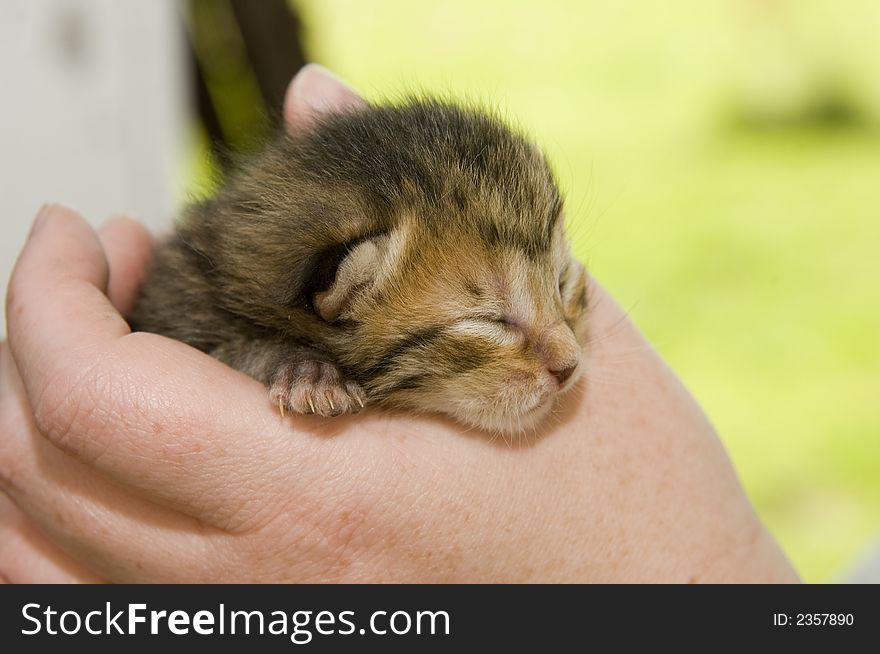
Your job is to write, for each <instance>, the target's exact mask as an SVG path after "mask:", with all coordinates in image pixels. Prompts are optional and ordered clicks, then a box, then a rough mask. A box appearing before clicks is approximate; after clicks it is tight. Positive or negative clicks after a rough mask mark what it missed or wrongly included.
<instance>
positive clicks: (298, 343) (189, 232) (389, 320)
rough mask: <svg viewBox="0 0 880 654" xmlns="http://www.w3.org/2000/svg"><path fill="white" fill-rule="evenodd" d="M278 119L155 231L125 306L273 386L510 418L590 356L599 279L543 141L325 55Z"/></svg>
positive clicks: (532, 410) (509, 426)
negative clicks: (573, 233) (221, 176)
mask: <svg viewBox="0 0 880 654" xmlns="http://www.w3.org/2000/svg"><path fill="white" fill-rule="evenodd" d="M285 122H286V129H285V130H284V133H282V134H281V135H280V136H279V137H278V138H277V139H276V140H275V141H273V142H272V143H270V144H269V145H268V146H267V147H266V148H265V150H264V151H263V152H262V153H261V154H260V155H259V156H257V157H256V158H255V159H253V160H252V161H250V162H249V163H247V164H246V165H244V166H243V167H242V168H241V169H240V170H239V171H238V172H237V173H236V174H235V175H234V176H232V177H231V179H229V180H228V181H227V182H226V183H225V185H224V186H223V187H222V188H221V189H220V190H219V191H218V193H217V194H216V196H215V197H213V198H212V199H209V200H207V201H205V202H202V203H201V204H198V205H196V206H193V207H191V208H189V209H188V210H187V211H186V212H185V213H184V215H183V216H182V218H181V219H180V220H179V222H178V224H177V227H176V231H175V233H174V234H173V235H172V236H171V237H170V238H168V239H167V240H166V241H165V242H163V243H162V244H160V246H159V247H158V250H157V252H156V257H155V264H154V268H153V270H152V273H151V275H150V277H149V279H148V281H147V283H146V284H145V286H144V288H143V290H142V294H141V297H140V300H139V302H138V304H137V307H136V308H135V311H134V313H133V315H132V317H131V323H132V326H133V328H135V329H138V330H143V331H150V332H156V333H159V334H165V335H167V336H170V337H172V338H176V339H179V340H181V341H184V342H185V343H188V344H190V345H192V346H193V347H196V348H198V349H200V350H202V351H204V352H207V353H209V354H211V355H212V356H214V357H216V358H217V359H219V360H221V361H223V362H225V363H227V364H228V365H230V366H232V367H234V368H237V369H238V370H241V371H243V372H245V373H247V374H249V375H251V376H253V377H254V378H256V379H257V380H259V381H261V382H263V383H265V384H266V385H267V386H268V387H269V395H270V399H271V401H272V403H273V404H275V405H276V406H278V407H279V408H280V410H281V412H282V413H284V411H285V410H290V411H294V412H298V413H315V414H319V415H322V416H334V415H339V414H343V413H352V412H356V411H358V410H360V409H361V408H362V407H364V406H367V405H377V406H386V407H399V408H405V409H409V410H415V411H430V412H440V413H443V414H446V415H449V416H452V417H454V418H456V419H457V420H459V421H461V422H463V423H466V424H468V425H471V426H476V427H479V428H483V429H486V430H489V431H493V432H502V433H515V432H518V431H521V430H523V429H527V428H531V427H533V426H535V425H536V424H537V423H538V422H539V421H540V420H541V418H542V417H544V416H545V415H546V414H547V413H548V412H549V411H550V410H551V409H552V406H553V403H554V401H555V399H556V397H557V395H558V394H559V393H560V392H562V391H565V390H567V389H568V388H570V387H571V386H572V385H573V384H574V383H575V381H576V379H577V377H578V374H579V372H580V370H581V368H582V366H580V359H581V354H582V346H583V344H584V339H585V320H586V314H587V277H586V273H585V270H584V268H583V267H582V266H581V265H580V264H579V263H578V262H577V261H576V260H575V259H574V258H573V257H572V254H571V252H570V249H569V245H568V243H567V241H566V238H565V234H564V226H563V222H564V221H563V211H562V200H561V198H560V194H559V191H558V189H557V186H556V184H555V182H554V179H553V175H552V173H551V171H550V169H549V167H548V165H547V163H546V161H545V159H544V156H543V155H542V154H541V152H540V151H539V150H538V149H537V148H536V147H535V146H534V145H532V144H531V143H529V142H528V141H526V140H525V139H524V138H522V137H521V136H519V135H517V134H515V133H514V132H513V131H511V130H510V129H509V128H508V127H506V126H505V125H504V124H503V123H501V122H500V121H499V120H497V119H496V118H494V117H492V116H490V115H488V114H486V113H483V112H481V111H478V110H475V109H470V108H463V107H459V106H456V105H454V104H450V103H447V102H444V101H438V100H433V99H411V100H408V101H405V102H403V103H400V104H396V105H372V104H367V103H366V102H365V101H364V100H362V99H361V98H360V97H359V96H357V94H355V93H354V91H352V90H351V89H349V88H348V87H347V86H345V85H344V84H343V83H342V82H340V81H339V80H337V79H336V78H335V77H333V76H332V75H330V74H329V73H328V72H327V71H324V70H323V69H321V68H320V67H317V66H314V65H312V66H307V67H306V68H304V69H303V70H302V71H301V72H300V73H299V74H298V75H297V77H296V78H294V80H293V81H292V82H291V86H290V88H289V90H288V95H287V99H286V102H285Z"/></svg>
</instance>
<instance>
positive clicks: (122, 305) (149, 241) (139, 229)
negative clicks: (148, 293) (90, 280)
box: [98, 217, 154, 316]
mask: <svg viewBox="0 0 880 654" xmlns="http://www.w3.org/2000/svg"><path fill="white" fill-rule="evenodd" d="M98 238H99V239H100V241H101V245H102V246H103V248H104V253H105V256H106V257H107V262H108V264H109V268H110V279H109V282H108V284H107V296H108V297H109V298H110V301H111V302H112V303H113V306H114V307H116V310H117V311H119V313H121V314H122V315H123V316H125V315H128V313H129V312H130V311H131V309H132V307H133V306H134V302H135V300H136V299H137V292H138V289H139V288H140V285H141V284H142V283H143V281H144V279H145V278H146V276H147V273H148V271H149V267H150V263H151V262H152V259H153V246H154V242H153V237H152V235H151V234H150V232H149V231H148V230H147V229H146V228H145V227H144V226H143V225H141V224H140V223H139V222H137V221H136V220H132V219H131V218H126V217H116V218H112V219H110V220H109V221H108V222H107V223H105V224H104V225H103V226H102V227H101V229H99V230H98Z"/></svg>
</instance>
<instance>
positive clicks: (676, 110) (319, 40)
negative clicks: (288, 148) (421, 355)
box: [190, 0, 880, 581]
mask: <svg viewBox="0 0 880 654" xmlns="http://www.w3.org/2000/svg"><path fill="white" fill-rule="evenodd" d="M293 6H294V7H295V8H296V9H297V10H298V12H299V15H300V18H301V20H302V25H303V32H302V35H303V40H304V46H305V52H306V53H307V55H308V57H309V58H310V59H312V60H315V61H318V62H320V63H323V64H324V65H326V66H328V67H330V68H332V69H333V70H335V71H336V72H338V73H339V74H340V75H341V76H342V77H344V78H346V79H347V80H349V81H350V82H351V83H352V84H353V85H354V86H356V87H357V88H359V89H360V90H361V91H362V92H363V93H364V95H366V96H367V97H368V98H371V99H381V98H388V97H392V98H393V97H395V96H398V95H399V94H400V93H401V92H403V91H418V90H426V91H438V92H441V93H444V94H451V95H452V96H454V97H462V98H468V99H472V100H476V101H478V102H482V103H485V104H488V105H492V106H496V107H500V108H501V109H502V111H503V112H504V113H505V114H506V115H508V116H510V118H511V120H512V121H513V122H515V123H517V124H519V125H521V126H522V127H523V128H524V129H525V130H527V131H528V132H529V133H530V134H532V135H533V136H534V138H535V140H536V141H538V142H539V143H540V144H542V145H543V146H544V148H545V149H546V151H547V152H548V153H549V155H550V157H551V160H552V162H553V163H554V166H555V168H556V171H557V173H558V177H559V180H560V183H561V185H562V187H563V190H564V192H565V195H566V196H567V201H566V202H567V210H568V216H567V220H568V225H569V227H570V231H571V234H572V235H573V239H574V242H575V248H576V251H577V253H578V254H579V256H580V257H581V258H582V259H583V260H584V261H585V262H586V263H587V264H588V266H589V267H590V268H591V270H592V271H593V273H594V274H595V275H596V276H597V277H598V278H599V279H600V280H601V281H602V282H603V283H604V284H605V285H606V286H607V287H608V288H609V289H610V291H611V292H612V293H613V294H614V295H615V296H616V297H617V298H618V300H619V301H620V302H621V303H622V304H623V305H624V307H625V308H628V309H629V310H630V312H631V315H632V317H633V318H634V319H635V321H636V322H637V323H638V324H639V325H640V327H641V328H642V329H643V330H644V331H645V333H646V334H647V336H648V338H649V339H650V340H651V342H652V343H653V344H654V345H655V346H656V347H657V348H658V349H659V351H660V352H661V353H662V354H663V355H664V357H665V358H666V359H667V360H668V361H669V363H670V364H671V365H672V367H673V368H674V369H675V370H676V371H677V372H678V373H679V374H680V375H681V377H682V378H683V379H684V380H685V382H686V383H687V384H688V386H689V387H690V389H691V390H692V391H693V393H694V394H695V395H696V396H697V398H698V399H699V401H700V402H701V403H702V404H703V406H704V408H705V409H706V411H707V412H708V414H709V415H710V417H711V418H712V420H713V422H714V423H715V425H716V426H717V428H718V430H719V432H720V433H721V435H722V438H723V439H724V442H725V443H726V445H727V447H728V449H729V451H730V454H731V456H732V457H733V459H734V462H735V464H736V466H737V468H738V470H739V473H740V475H741V477H742V480H743V482H744V485H745V487H746V490H747V491H748V493H749V495H750V497H751V498H752V500H753V501H754V503H755V505H756V506H757V508H758V511H759V513H760V514H761V516H762V518H763V519H764V521H765V522H766V523H767V525H768V526H769V528H770V529H771V531H772V532H773V533H774V534H775V535H776V537H777V538H778V539H779V541H780V542H781V544H782V546H783V548H784V549H785V550H786V552H787V553H788V554H789V556H790V557H791V558H792V559H793V562H794V564H795V566H796V567H797V569H798V570H799V571H800V573H801V574H802V575H803V577H804V578H805V579H806V580H807V581H829V580H834V579H835V578H836V575H838V574H840V573H842V572H844V571H845V570H844V569H845V566H846V564H847V563H849V562H851V561H852V560H853V558H854V557H856V556H858V555H859V554H860V552H861V551H863V549H864V548H865V547H866V546H867V545H868V544H869V543H870V542H871V541H872V540H873V539H874V538H876V536H877V535H878V530H880V408H878V403H880V398H878V395H880V372H878V371H880V340H878V333H880V302H878V292H880V256H878V247H880V74H878V70H877V69H878V64H880V45H878V38H877V29H878V27H880V2H876V0H840V1H838V2H828V1H827V0H824V1H822V0H723V1H710V0H678V1H677V2H674V3H661V2H656V1H651V0H616V1H615V2H601V1H568V2H566V1H562V0H555V1H553V0H546V1H543V2H510V1H509V0H508V1H502V0H480V1H479V2H477V1H475V0H469V1H464V0H445V1H443V2H439V1H438V2H435V1H419V2H413V1H405V0H371V1H369V2H363V1H357V0H298V1H296V2H293ZM203 181H204V177H203V176H200V175H195V176H194V177H193V183H192V184H191V187H190V190H196V191H197V190H198V189H199V187H200V184H201V183H203Z"/></svg>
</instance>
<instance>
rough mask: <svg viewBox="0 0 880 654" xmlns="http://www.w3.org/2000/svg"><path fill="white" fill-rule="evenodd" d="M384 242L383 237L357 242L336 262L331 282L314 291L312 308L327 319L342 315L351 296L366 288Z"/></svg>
mask: <svg viewBox="0 0 880 654" xmlns="http://www.w3.org/2000/svg"><path fill="white" fill-rule="evenodd" d="M387 244H388V237H387V236H379V237H376V238H371V239H369V240H366V241H361V242H360V243H358V244H357V245H356V246H355V247H354V248H352V249H351V250H350V251H349V252H348V253H347V254H346V255H345V257H344V258H343V259H342V261H341V262H340V263H339V267H338V268H337V269H336V275H335V277H334V278H333V282H332V283H331V284H330V286H329V287H328V288H327V290H325V291H321V292H319V293H315V297H314V306H315V311H316V312H317V313H318V315H319V316H321V318H323V319H324V320H326V321H327V322H333V321H334V320H337V319H338V318H340V317H342V318H344V317H345V314H346V313H347V312H348V310H349V309H350V308H351V305H352V304H353V303H354V301H355V299H357V297H358V296H359V295H361V294H363V293H366V292H368V291H369V289H370V287H371V286H372V285H373V282H375V281H376V275H377V273H378V272H379V265H380V263H381V262H382V258H383V256H384V254H385V251H386V249H387Z"/></svg>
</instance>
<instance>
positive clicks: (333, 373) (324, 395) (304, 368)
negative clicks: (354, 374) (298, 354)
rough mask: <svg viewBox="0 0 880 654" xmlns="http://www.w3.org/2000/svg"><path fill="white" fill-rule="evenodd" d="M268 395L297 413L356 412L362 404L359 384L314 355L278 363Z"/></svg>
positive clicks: (326, 414) (328, 414) (282, 409)
mask: <svg viewBox="0 0 880 654" xmlns="http://www.w3.org/2000/svg"><path fill="white" fill-rule="evenodd" d="M269 397H270V399H271V400H272V402H273V404H278V406H279V408H280V410H281V415H282V416H283V415H284V410H285V408H287V409H290V410H291V411H294V412H296V413H305V414H309V413H312V414H316V415H320V416H327V417H329V416H338V415H342V414H344V413H357V412H358V411H360V410H361V409H362V408H363V407H364V401H365V396H364V391H363V389H362V388H361V386H360V385H359V384H357V383H355V382H353V381H350V380H348V379H345V378H344V377H343V376H342V374H341V373H340V372H339V368H337V367H336V365H335V364H333V363H330V362H328V361H317V360H314V359H296V360H291V361H288V362H285V363H283V364H281V365H280V366H278V369H277V370H276V371H275V374H274V375H273V376H272V379H271V381H270V383H269Z"/></svg>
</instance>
